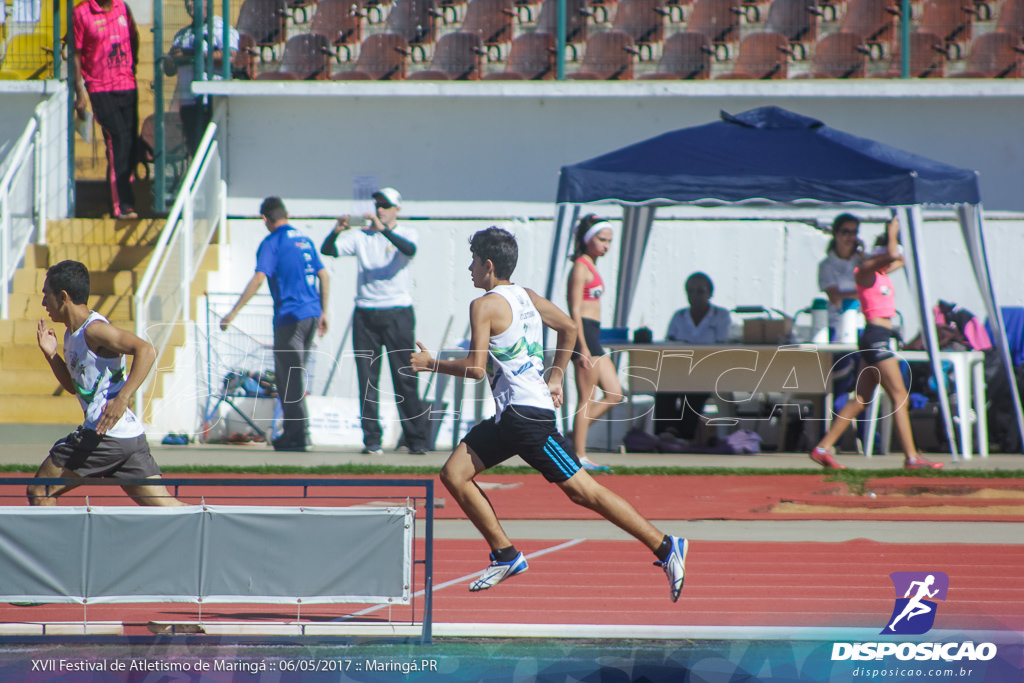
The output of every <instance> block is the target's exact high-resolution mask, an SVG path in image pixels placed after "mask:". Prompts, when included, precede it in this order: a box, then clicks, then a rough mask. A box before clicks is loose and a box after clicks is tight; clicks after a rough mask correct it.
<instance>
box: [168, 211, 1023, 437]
mask: <svg viewBox="0 0 1024 683" xmlns="http://www.w3.org/2000/svg"><path fill="white" fill-rule="evenodd" d="M708 211H711V212H712V213H711V216H710V220H705V221H697V220H684V219H678V218H677V219H666V220H658V221H656V222H655V226H654V230H653V233H652V235H651V241H650V245H649V248H648V251H647V255H646V258H645V261H644V268H643V274H642V276H641V278H640V282H639V285H638V287H637V293H636V298H635V305H634V309H633V313H632V315H631V317H630V321H629V326H630V328H631V330H635V329H636V328H637V327H640V326H642V325H646V326H648V327H650V328H651V329H652V330H653V331H654V335H655V339H662V338H663V336H664V333H665V329H666V328H667V326H668V321H669V319H670V317H671V316H672V313H673V312H675V310H677V309H678V308H681V307H683V306H685V305H686V300H685V295H684V293H683V284H684V282H685V280H686V277H687V276H688V275H689V274H690V273H691V272H693V271H694V270H703V271H705V272H706V273H708V274H709V275H710V276H711V278H712V279H713V281H714V283H715V294H714V299H713V300H714V302H715V303H717V304H719V305H721V306H725V307H727V308H733V307H735V306H740V305H763V306H766V307H775V308H779V309H781V310H783V311H785V312H786V313H787V314H790V315H793V314H794V313H796V312H797V311H798V310H800V309H802V308H805V307H807V306H809V305H810V303H811V300H812V299H813V298H814V297H816V296H819V295H820V294H819V292H818V287H817V266H818V262H819V261H820V260H821V259H822V258H824V253H825V247H826V244H827V242H828V237H827V236H826V235H825V234H824V233H822V232H819V231H817V230H815V229H814V228H812V227H810V225H809V224H808V222H810V221H812V220H813V219H814V218H815V215H814V214H812V213H810V212H808V213H805V215H804V219H805V221H807V222H801V221H798V220H796V219H791V220H781V219H766V220H762V221H753V220H736V219H735V218H723V219H721V220H715V215H714V212H713V210H708ZM876 213H877V218H878V219H879V221H880V220H881V219H882V217H883V214H882V213H880V212H876ZM869 216H872V215H871V214H869ZM819 217H820V219H821V221H822V222H823V223H827V222H828V220H830V219H831V215H828V214H821V215H820V216H819ZM872 217H874V216H872ZM405 222H406V225H410V226H412V227H415V228H416V229H417V230H418V231H419V233H420V247H419V250H418V252H417V255H416V258H415V259H414V260H413V264H412V266H411V268H412V275H413V297H414V302H415V303H414V306H415V310H416V320H417V323H416V337H417V339H419V340H421V341H422V342H423V343H424V344H426V345H427V346H428V347H430V348H431V349H437V348H438V347H440V346H441V342H442V337H443V336H444V333H445V328H446V327H447V325H448V323H449V320H451V328H450V332H449V334H448V337H447V341H446V346H448V347H451V346H454V345H456V344H457V343H458V341H460V340H461V339H463V338H464V335H465V334H466V331H467V329H468V323H469V317H468V311H469V302H470V301H471V300H472V299H473V298H475V297H476V296H479V294H480V293H481V292H480V291H479V290H474V289H473V287H472V283H471V281H470V278H469V273H468V266H469V247H468V239H469V237H470V236H471V235H472V234H473V233H474V232H475V231H477V230H479V229H482V228H484V227H487V226H489V225H492V224H497V225H500V226H501V227H506V228H508V229H510V230H511V231H513V232H514V233H515V234H516V235H517V237H518V238H519V244H520V257H519V265H518V267H517V268H516V272H515V276H514V277H513V281H515V282H516V283H518V284H522V285H524V286H527V287H531V288H533V289H535V290H537V291H539V292H543V290H544V286H545V281H546V277H547V274H546V273H547V264H548V258H549V252H550V239H551V221H550V220H531V221H526V222H524V221H508V220H505V219H502V218H500V217H499V218H495V219H482V218H477V219H466V220H456V219H444V218H442V219H434V220H407V221H405ZM292 224H293V225H295V226H296V227H298V228H299V229H300V230H303V231H304V232H305V233H306V234H308V235H309V236H310V237H311V238H312V239H313V241H314V242H315V243H316V244H318V245H319V244H320V242H321V241H322V240H323V238H324V237H325V236H326V235H327V233H328V231H330V230H331V228H332V226H333V221H332V220H325V219H318V218H314V219H307V218H301V217H298V218H294V219H293V220H292ZM882 225H883V224H882V223H881V222H866V223H865V224H864V225H863V226H862V233H863V234H864V239H865V242H867V243H869V244H870V243H871V242H872V241H873V238H874V236H875V235H876V234H878V233H880V232H881V230H882ZM986 231H987V240H988V241H987V244H988V248H989V253H990V256H991V257H992V275H993V279H994V281H995V287H996V291H997V296H999V297H1000V304H1001V305H1004V306H1009V305H1014V306H1020V305H1024V270H1022V269H1020V268H1019V267H1018V266H1017V261H1018V259H1019V256H1020V254H1022V253H1024V217H1017V218H1013V219H1009V218H1006V219H993V220H990V221H989V222H988V223H987V224H986ZM266 234H267V233H266V228H265V227H264V226H263V224H262V222H261V221H257V220H251V219H233V220H231V221H230V233H229V235H230V236H229V243H228V245H227V246H226V247H223V248H222V258H223V260H222V268H221V270H220V272H219V273H217V274H215V275H214V276H212V278H211V281H210V291H211V292H231V293H233V294H237V293H239V292H241V290H242V289H243V288H244V286H245V284H246V283H247V282H248V280H249V278H250V277H251V276H252V272H253V270H254V268H255V263H256V257H255V255H256V248H257V246H258V245H259V242H260V240H262V239H263V237H264V236H266ZM924 234H925V235H926V236H927V240H926V243H925V245H924V260H925V265H926V267H927V272H928V282H927V284H928V285H929V288H930V294H931V297H932V299H933V300H937V299H939V298H942V299H946V300H949V301H953V302H956V303H959V304H961V305H963V306H965V307H967V308H968V309H970V310H972V311H974V312H975V313H976V314H977V315H978V316H979V317H981V318H984V317H985V312H984V306H983V304H982V301H981V298H980V295H979V294H978V292H977V289H976V287H975V286H974V284H973V275H972V273H971V270H970V267H969V265H968V262H967V256H966V251H965V249H964V248H963V246H962V245H963V240H962V238H961V237H960V234H959V228H958V226H957V225H956V223H955V221H954V220H953V219H952V218H949V219H948V220H927V221H926V223H925V226H924ZM617 263H618V255H617V252H615V251H614V249H613V251H612V253H611V255H609V256H608V257H607V258H606V259H605V260H602V261H600V262H599V264H598V265H599V267H600V269H601V270H602V272H603V273H604V275H605V280H606V283H607V284H608V291H607V293H606V295H605V297H604V305H603V310H602V317H603V319H604V320H609V319H610V318H611V314H612V305H613V302H614V296H615V273H616V271H617ZM325 266H326V267H327V268H328V270H329V271H330V273H331V283H332V284H331V302H332V304H331V311H330V313H331V325H332V329H331V332H330V333H329V334H328V335H327V336H326V337H324V338H323V339H321V340H319V341H318V342H317V347H316V355H317V359H316V361H315V364H316V368H315V375H316V376H315V379H314V383H313V393H315V394H322V393H323V392H324V383H325V381H326V377H327V374H328V372H329V370H330V367H331V365H332V364H333V363H335V362H338V363H339V372H338V373H337V375H336V376H335V378H334V380H333V381H332V385H331V387H330V391H329V392H328V394H329V395H331V396H347V397H354V396H356V395H357V392H356V382H355V369H354V365H353V364H352V360H351V339H350V338H349V339H347V340H346V341H345V342H344V344H343V343H342V337H343V335H344V332H345V326H346V324H347V323H348V320H349V318H350V316H351V312H352V298H353V296H354V290H355V281H356V267H355V262H354V259H351V258H341V259H331V258H325ZM895 282H896V285H897V306H898V308H899V309H900V311H901V312H903V314H904V316H905V328H904V329H905V336H906V337H907V339H909V338H911V337H913V336H914V335H915V334H916V333H917V331H918V330H919V323H918V316H917V312H916V303H915V299H914V297H913V293H912V292H911V290H910V288H909V285H908V283H907V281H906V278H905V277H903V276H899V275H898V276H896V277H895ZM264 290H265V288H264ZM553 299H554V301H555V303H557V304H558V305H559V306H561V307H562V308H563V309H564V308H565V286H564V283H562V284H560V285H559V287H558V288H557V289H556V293H555V295H554V297H553ZM798 322H802V323H804V324H806V323H807V322H809V321H808V319H807V318H804V319H803V320H800V321H798ZM270 326H271V321H270V318H269V316H268V317H267V320H266V330H265V332H266V334H269V333H270V329H271V327H270ZM200 371H202V369H200ZM387 374H388V373H387V371H386V370H385V371H384V372H383V377H384V379H383V382H384V384H383V386H384V387H385V390H386V391H389V389H388V387H389V380H388V379H387ZM420 386H421V389H422V388H424V387H425V386H426V378H425V377H421V381H420ZM570 393H571V392H570ZM175 428H176V429H177V428H179V427H178V426H175Z"/></svg>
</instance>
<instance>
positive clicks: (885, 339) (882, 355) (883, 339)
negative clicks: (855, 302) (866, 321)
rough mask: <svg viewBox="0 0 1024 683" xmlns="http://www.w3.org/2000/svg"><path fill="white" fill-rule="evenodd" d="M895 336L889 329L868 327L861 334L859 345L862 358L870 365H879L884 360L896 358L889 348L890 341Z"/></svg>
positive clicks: (876, 326) (877, 326)
mask: <svg viewBox="0 0 1024 683" xmlns="http://www.w3.org/2000/svg"><path fill="white" fill-rule="evenodd" d="M894 336H895V335H894V334H893V331H892V330H891V329H889V328H888V327H882V326H881V325H867V326H866V327H865V328H864V331H863V332H861V333H860V342H859V343H858V345H857V348H858V349H860V357H861V358H863V359H864V362H865V363H867V364H868V365H877V364H878V363H881V362H882V361H883V360H886V359H889V358H895V357H896V354H895V353H893V351H892V349H890V348H889V340H890V339H892V338H893V337H894Z"/></svg>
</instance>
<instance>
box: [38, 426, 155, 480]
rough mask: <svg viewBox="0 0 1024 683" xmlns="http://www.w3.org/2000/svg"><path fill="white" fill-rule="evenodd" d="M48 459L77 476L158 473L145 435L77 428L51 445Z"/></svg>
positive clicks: (140, 476) (124, 476) (122, 476)
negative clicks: (120, 435)
mask: <svg viewBox="0 0 1024 683" xmlns="http://www.w3.org/2000/svg"><path fill="white" fill-rule="evenodd" d="M50 458H51V459H52V460H53V462H54V464H56V465H57V466H58V467H63V468H65V469H68V470H71V471H72V472H74V473H75V474H77V475H78V476H80V477H111V478H114V479H147V478H149V477H155V476H159V475H160V467H159V466H157V464H156V460H154V459H153V455H152V453H150V452H149V442H148V441H146V435H145V434H140V435H139V436H136V437H133V438H130V439H118V438H116V437H113V436H107V435H106V434H104V435H103V436H100V435H99V434H97V433H96V432H95V431H93V430H91V429H83V428H82V427H79V428H78V429H76V430H75V431H74V432H72V433H71V434H69V435H67V436H66V437H64V438H63V439H61V440H60V441H58V442H57V443H55V444H53V448H51V449H50Z"/></svg>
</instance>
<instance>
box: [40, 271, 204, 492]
mask: <svg viewBox="0 0 1024 683" xmlns="http://www.w3.org/2000/svg"><path fill="white" fill-rule="evenodd" d="M43 308H44V309H46V312H47V313H48V314H49V316H50V319H51V320H53V322H55V323H61V324H63V325H64V326H65V327H66V328H67V330H66V331H65V333H64V358H61V355H60V353H58V350H57V335H56V334H55V333H54V331H53V330H51V329H50V328H49V327H47V326H46V321H44V320H40V321H39V325H38V326H37V328H36V340H37V341H38V343H39V348H40V349H41V350H42V352H43V355H44V356H45V357H46V360H47V362H48V363H49V364H50V369H51V370H52V371H53V374H54V375H55V376H56V377H57V380H58V381H59V382H60V385H61V386H62V387H64V389H65V390H67V391H68V392H69V393H72V394H74V395H75V396H77V397H78V401H79V403H81V405H82V410H83V412H84V413H85V420H84V421H83V422H82V426H80V427H79V428H78V429H76V430H75V431H74V432H73V433H71V434H69V435H68V436H66V437H65V438H63V439H61V440H60V441H58V442H57V443H55V444H54V445H53V448H51V449H50V454H49V456H47V458H46V460H44V461H43V464H42V465H41V466H40V467H39V471H37V472H36V478H37V479H54V478H65V479H70V478H77V477H110V478H115V479H159V478H160V468H159V467H157V464H156V462H155V461H154V460H153V456H152V454H151V453H150V452H149V443H148V442H147V441H146V433H145V431H144V430H143V428H142V423H141V421H140V420H139V419H138V418H137V417H136V416H135V413H133V412H132V411H131V409H130V408H129V407H128V406H129V404H130V403H131V399H132V396H133V395H134V394H135V392H136V391H137V390H138V388H139V387H140V386H142V382H143V380H145V378H146V375H148V374H149V371H150V370H151V369H152V367H153V363H154V362H155V361H156V349H154V348H153V345H152V344H150V343H148V342H146V341H144V340H142V339H139V338H138V337H136V336H135V335H134V334H132V333H131V332H127V331H125V330H122V329H120V328H117V327H114V326H113V325H111V324H110V322H109V321H108V320H107V319H106V318H104V317H103V316H102V315H100V314H99V313H96V312H95V311H91V310H89V271H88V269H87V268H86V267H85V266H84V265H83V264H81V263H79V262H78V261H61V262H60V263H58V264H56V265H55V266H52V267H51V268H50V269H49V270H47V271H46V282H45V283H44V284H43ZM126 355H128V356H132V359H133V360H132V367H131V370H130V371H128V372H126V371H125V369H126V363H125V356H126ZM76 486H77V485H76V484H67V485H63V486H49V485H39V484H33V485H29V487H28V501H29V503H30V504H32V505H56V504H57V497H58V496H60V495H62V494H64V493H67V492H68V491H70V490H71V489H73V488H75V487H76ZM122 488H123V489H124V491H125V493H127V494H128V495H129V496H131V497H132V499H133V500H134V501H135V502H136V503H138V504H139V505H156V506H164V507H172V506H179V505H186V503H182V502H181V501H179V500H177V499H176V498H174V497H173V496H171V494H170V492H169V491H168V490H167V487H165V486H163V485H162V484H156V483H154V484H152V485H143V486H123V487H122Z"/></svg>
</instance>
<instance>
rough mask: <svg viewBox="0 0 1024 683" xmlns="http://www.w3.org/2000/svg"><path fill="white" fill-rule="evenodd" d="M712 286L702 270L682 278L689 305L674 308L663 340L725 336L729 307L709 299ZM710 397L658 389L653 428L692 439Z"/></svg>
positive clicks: (690, 341) (711, 341) (710, 340)
mask: <svg viewBox="0 0 1024 683" xmlns="http://www.w3.org/2000/svg"><path fill="white" fill-rule="evenodd" d="M714 290H715V286H714V284H713V283H712V282H711V278H710V277H708V276H707V275H706V274H705V273H701V272H696V273H693V274H692V275H690V277H688V278H686V298H687V300H688V301H689V302H690V307H689V308H683V309H680V310H678V311H676V313H675V315H673V316H672V320H671V322H669V324H668V332H667V333H666V334H665V339H666V340H667V341H679V342H686V343H688V344H695V345H703V344H721V343H723V342H725V341H727V340H728V338H729V324H730V322H731V320H730V317H729V311H728V310H726V309H724V308H722V307H721V306H715V305H714V304H712V303H711V295H712V294H713V293H714ZM710 397H711V394H708V393H699V394H695V393H686V394H672V393H658V394H657V395H656V396H655V399H654V431H655V433H656V434H661V433H663V432H669V433H670V434H673V435H674V436H677V437H679V438H681V439H685V440H687V441H692V440H693V437H694V435H695V434H696V433H697V425H698V424H699V422H700V414H701V412H702V411H703V410H704V404H705V403H707V400H708V399H709V398H710Z"/></svg>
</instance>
